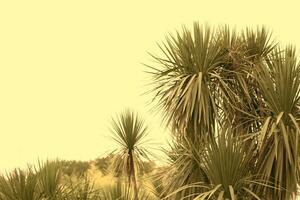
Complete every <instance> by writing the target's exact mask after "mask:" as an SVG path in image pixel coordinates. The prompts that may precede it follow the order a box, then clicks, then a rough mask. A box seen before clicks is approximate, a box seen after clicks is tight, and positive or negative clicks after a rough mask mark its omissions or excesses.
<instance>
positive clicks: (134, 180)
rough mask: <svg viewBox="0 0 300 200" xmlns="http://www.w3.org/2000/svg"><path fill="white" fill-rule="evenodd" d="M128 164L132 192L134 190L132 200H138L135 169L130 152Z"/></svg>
mask: <svg viewBox="0 0 300 200" xmlns="http://www.w3.org/2000/svg"><path fill="white" fill-rule="evenodd" d="M129 162H130V166H131V173H130V174H131V175H132V182H133V190H134V200H138V199H139V198H138V188H137V181H136V176H135V169H134V162H133V156H132V152H130V153H129Z"/></svg>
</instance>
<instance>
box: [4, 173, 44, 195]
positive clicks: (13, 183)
mask: <svg viewBox="0 0 300 200" xmlns="http://www.w3.org/2000/svg"><path fill="white" fill-rule="evenodd" d="M37 181H38V180H37V177H36V175H35V174H34V172H33V171H32V170H31V169H29V170H28V171H23V170H21V169H15V170H14V171H12V172H11V173H8V174H7V175H6V176H0V199H2V200H41V199H42V197H41V195H40V194H39V193H38V192H37Z"/></svg>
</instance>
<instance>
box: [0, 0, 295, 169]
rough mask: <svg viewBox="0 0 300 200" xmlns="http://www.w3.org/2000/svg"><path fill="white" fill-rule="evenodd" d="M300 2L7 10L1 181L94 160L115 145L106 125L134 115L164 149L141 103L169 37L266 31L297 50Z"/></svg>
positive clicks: (12, 5)
mask: <svg viewBox="0 0 300 200" xmlns="http://www.w3.org/2000/svg"><path fill="white" fill-rule="evenodd" d="M299 5H300V4H297V3H296V1H277V2H276V1H274V0H273V1H259V0H257V1H229V0H228V1H208V0H206V1H188V0H185V1H174V0H173V1H171V0H170V1H158V0H156V1H154V0H152V1H147V2H146V1H141V0H140V1H129V0H128V1H100V0H98V1H75V0H71V1H63V0H59V1H57V0H52V1H40V0H39V1H1V2H0V134H1V137H0V138H1V143H0V171H3V170H6V169H11V168H12V167H23V166H25V164H26V163H34V162H35V161H36V160H37V159H38V158H40V159H46V158H51V159H52V158H56V157H59V158H62V159H77V160H89V159H94V158H96V157H98V156H101V155H103V154H104V153H105V152H106V151H107V150H109V149H112V148H113V146H114V144H113V141H112V140H110V139H109V132H108V127H109V120H110V117H111V116H112V115H114V114H115V113H117V112H119V111H121V110H122V109H123V108H126V107H131V108H136V110H137V111H140V112H141V113H142V114H143V115H144V116H145V117H146V119H148V122H149V125H150V127H152V128H151V132H150V137H151V138H153V139H154V140H155V141H156V142H161V143H162V144H165V143H166V142H165V141H166V139H167V133H166V132H165V131H163V129H162V128H161V127H160V124H159V123H160V119H159V117H154V116H153V115H151V113H149V112H148V109H150V107H149V106H148V107H147V106H146V100H147V99H148V98H146V97H144V96H141V94H142V93H143V92H144V91H145V87H144V85H145V84H146V83H147V81H146V80H145V74H144V73H143V70H145V67H144V66H143V65H142V64H141V63H142V62H143V63H151V61H150V57H149V56H148V55H147V51H150V52H157V47H156V42H159V41H162V40H163V39H164V36H165V35H166V34H167V33H168V32H172V31H174V30H176V29H179V28H180V27H181V25H183V24H186V25H191V24H192V23H193V22H194V21H199V22H200V23H209V24H211V25H218V24H223V23H226V24H229V25H232V26H236V27H238V28H241V27H245V26H256V25H261V24H264V25H266V26H267V27H269V28H270V29H272V30H273V32H274V36H275V37H276V38H277V39H278V40H280V41H283V42H285V43H292V44H295V45H296V46H297V47H298V48H299V47H300V28H299V19H300V13H299Z"/></svg>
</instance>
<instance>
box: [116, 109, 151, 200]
mask: <svg viewBox="0 0 300 200" xmlns="http://www.w3.org/2000/svg"><path fill="white" fill-rule="evenodd" d="M111 131H112V133H113V139H114V140H115V141H116V142H117V144H118V145H119V146H120V148H119V149H117V150H115V152H114V153H115V154H116V155H115V157H114V159H113V164H112V165H113V168H114V171H115V172H118V173H120V172H121V173H123V172H125V174H126V176H127V178H128V184H129V185H131V184H133V189H134V199H135V200H138V185H137V170H138V169H139V167H141V166H142V163H143V159H147V160H149V157H148V155H149V152H148V150H147V149H145V148H144V147H143V146H142V145H143V144H144V142H145V140H144V139H145V137H146V135H147V131H148V129H147V126H146V125H145V123H144V120H143V119H142V118H141V117H140V116H139V115H138V114H137V113H134V112H132V111H130V110H126V111H125V112H123V113H121V114H120V115H119V116H118V117H117V118H116V119H113V120H112V129H111Z"/></svg>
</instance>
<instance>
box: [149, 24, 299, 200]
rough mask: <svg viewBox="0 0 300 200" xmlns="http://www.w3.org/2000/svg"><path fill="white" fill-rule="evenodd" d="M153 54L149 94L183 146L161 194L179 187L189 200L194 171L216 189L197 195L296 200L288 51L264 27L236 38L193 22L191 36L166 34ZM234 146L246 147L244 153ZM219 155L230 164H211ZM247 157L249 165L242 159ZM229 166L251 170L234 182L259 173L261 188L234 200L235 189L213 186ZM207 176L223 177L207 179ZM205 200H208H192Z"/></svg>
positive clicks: (294, 65) (293, 75) (293, 92)
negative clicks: (157, 50)
mask: <svg viewBox="0 0 300 200" xmlns="http://www.w3.org/2000/svg"><path fill="white" fill-rule="evenodd" d="M159 48H160V49H161V52H162V55H163V56H156V55H151V56H152V57H153V58H154V59H155V61H156V63H158V64H157V65H155V66H148V67H149V69H150V72H151V74H152V77H153V84H154V88H153V89H152V92H154V99H155V100H157V101H156V102H158V105H157V106H158V108H160V109H161V110H162V111H163V119H164V120H165V121H166V122H167V125H170V126H171V128H172V133H173V135H174V137H175V138H176V139H175V141H176V143H177V144H176V145H179V146H180V147H182V148H177V149H176V150H177V152H179V151H178V150H180V151H181V153H178V154H177V155H178V156H175V157H173V158H174V159H175V160H174V162H173V164H172V165H173V167H172V168H173V170H172V171H174V174H175V175H174V176H173V177H172V178H171V179H173V178H175V177H177V180H178V181H177V182H175V181H174V180H175V179H173V181H170V184H167V185H166V186H167V187H165V188H166V189H167V190H168V191H169V192H171V191H172V190H173V191H174V190H175V193H176V194H177V193H178V191H177V192H176V189H179V188H181V190H180V192H183V193H187V194H188V195H190V192H186V191H187V190H190V188H195V187H185V188H184V190H182V187H184V186H183V185H184V184H186V185H189V184H191V177H195V172H196V171H198V172H197V173H198V174H201V176H202V177H203V178H204V177H205V178H206V181H203V180H201V178H199V177H200V176H199V177H198V178H196V179H198V181H200V182H202V183H203V182H204V183H205V184H206V186H205V187H206V188H210V187H211V186H212V185H214V186H215V187H214V188H212V190H211V191H210V192H208V191H205V190H204V193H201V191H200V194H208V193H210V194H212V192H213V193H214V194H215V192H217V191H223V194H222V195H221V193H220V195H219V197H220V198H219V199H223V198H231V199H235V198H236V197H238V195H239V193H240V192H242V191H243V192H244V194H250V196H252V197H249V198H256V199H259V198H267V199H279V200H288V199H293V198H295V195H296V193H297V185H299V183H300V182H299V172H300V165H299V157H300V150H299V149H300V148H299V145H298V144H299V134H300V130H299V122H300V121H299V117H300V106H299V100H300V95H299V91H300V89H299V88H300V73H299V72H300V71H299V70H300V65H299V63H298V61H297V58H296V56H295V51H294V48H292V47H287V48H285V49H281V48H279V47H278V45H277V44H276V43H275V42H274V40H272V37H271V34H270V32H269V31H267V30H266V29H265V28H264V27H262V28H257V29H250V28H247V29H245V30H243V31H241V32H239V33H238V32H236V31H235V30H230V29H229V27H228V26H220V27H218V28H214V29H213V28H210V27H209V26H200V25H199V24H198V23H195V24H194V26H193V29H192V30H189V29H188V28H186V27H184V28H183V30H182V31H181V32H176V34H175V35H172V34H170V35H169V36H167V38H166V42H165V43H162V44H161V45H159ZM227 130H230V133H231V135H232V137H225V138H223V140H225V142H224V141H223V142H224V144H225V146H224V145H222V143H218V142H219V139H218V138H219V137H220V134H219V133H224V132H227ZM221 135H222V134H221ZM232 140H239V142H237V143H236V142H233V141H232ZM187 141H188V142H187ZM216 141H218V142H216ZM186 142H187V143H186ZM240 142H242V144H243V145H245V146H247V147H249V149H247V152H245V151H244V150H243V148H244V147H243V145H241V144H240ZM185 143H186V144H185ZM237 144H238V145H237ZM228 145H229V146H228ZM230 145H231V146H230ZM199 146H201V147H202V148H199ZM195 147H196V148H195ZM221 147H222V148H221ZM223 147H224V148H223ZM232 148H234V149H232ZM236 148H241V149H240V150H239V151H238V150H237V149H236ZM223 150H224V151H225V152H224V153H225V154H224V155H227V156H228V157H227V158H226V159H225V160H224V159H221V158H222V157H220V159H218V160H217V159H215V158H216V157H218V156H220V155H218V153H221V152H222V151H223ZM248 151H249V152H248ZM229 152H231V153H229ZM249 155H250V157H249V158H248V157H247V162H246V161H245V160H243V159H245V158H246V157H245V156H249ZM199 158H201V159H199ZM203 158H206V159H205V160H203ZM235 159H239V162H241V164H243V165H244V162H246V163H247V165H251V166H252V167H253V169H254V170H251V171H249V173H248V172H247V173H246V172H245V173H243V174H240V175H239V174H236V175H237V177H236V178H237V179H243V180H245V179H244V177H245V176H247V177H256V178H257V175H258V174H259V175H262V176H261V177H260V181H263V184H256V185H255V186H253V185H251V190H249V191H248V190H245V189H241V190H240V189H239V190H238V193H234V195H233V193H232V191H236V189H235V187H234V186H233V185H231V187H228V183H226V184H227V185H226V184H225V187H223V186H224V184H223V183H220V181H214V180H220V178H221V177H223V176H224V174H223V172H222V173H219V172H218V167H221V168H222V169H223V170H225V168H224V167H225V166H226V163H227V162H229V166H231V165H232V164H233V163H234V161H236V160H235ZM196 161H197V163H198V164H195V163H196ZM216 161H218V162H216ZM222 162H223V165H222ZM231 162H232V163H231ZM187 163H189V164H187ZM192 169H193V170H192ZM211 170H212V171H211ZM228 170H233V168H231V167H229V168H228ZM200 172H201V173H200ZM226 172H228V173H229V172H230V171H226ZM232 172H233V171H232ZM213 174H214V176H221V177H214V178H213V179H212V175H213ZM227 175H228V174H227ZM196 177H197V176H196ZM183 180H185V181H183ZM247 180H248V179H247ZM260 181H259V182H258V181H255V182H256V183H261V182H260ZM237 182H239V181H237ZM237 182H236V183H237ZM175 183H179V184H175ZM252 183H253V180H252ZM220 184H221V185H220ZM242 185H243V184H242ZM202 186H203V185H202ZM202 186H201V189H203V188H204V187H202ZM217 186H218V187H217ZM176 187H177V188H176ZM221 188H223V190H220V189H221ZM228 188H229V189H228ZM240 188H248V189H249V187H248V186H247V187H245V186H243V187H240ZM203 196H205V197H203ZM208 196H209V197H212V196H213V195H202V196H198V197H197V198H199V199H205V198H207V197H208ZM189 197H191V196H189ZM187 198H188V197H187Z"/></svg>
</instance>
